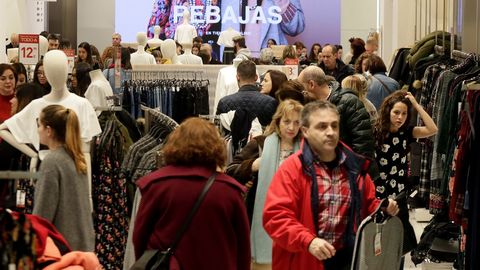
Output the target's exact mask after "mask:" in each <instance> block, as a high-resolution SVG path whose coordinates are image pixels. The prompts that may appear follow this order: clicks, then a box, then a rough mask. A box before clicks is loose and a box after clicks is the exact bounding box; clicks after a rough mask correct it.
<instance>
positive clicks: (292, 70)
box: [282, 65, 298, 80]
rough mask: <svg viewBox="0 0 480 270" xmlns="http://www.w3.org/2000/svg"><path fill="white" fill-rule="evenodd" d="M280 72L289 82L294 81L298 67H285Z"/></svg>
mask: <svg viewBox="0 0 480 270" xmlns="http://www.w3.org/2000/svg"><path fill="white" fill-rule="evenodd" d="M282 71H283V73H285V75H287V78H288V79H289V80H294V79H296V78H297V77H298V65H285V66H284V67H283V69H282Z"/></svg>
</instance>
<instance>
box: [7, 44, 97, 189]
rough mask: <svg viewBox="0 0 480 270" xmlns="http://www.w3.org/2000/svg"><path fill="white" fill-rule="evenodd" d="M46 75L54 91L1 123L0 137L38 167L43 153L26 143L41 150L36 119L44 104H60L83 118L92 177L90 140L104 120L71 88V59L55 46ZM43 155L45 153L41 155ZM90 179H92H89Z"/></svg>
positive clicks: (45, 62)
mask: <svg viewBox="0 0 480 270" xmlns="http://www.w3.org/2000/svg"><path fill="white" fill-rule="evenodd" d="M43 67H44V71H45V76H46V77H47V80H48V82H49V83H50V85H51V86H52V91H51V92H50V93H49V94H48V95H45V96H43V97H42V98H39V99H35V100H33V101H32V102H30V103H29V104H28V105H27V106H26V107H25V108H24V109H23V110H21V111H20V112H19V113H17V114H15V115H13V116H12V117H10V118H9V119H7V120H6V121H5V122H4V123H3V124H1V125H0V137H1V138H3V139H4V140H5V141H7V142H8V143H9V144H10V145H12V146H13V147H15V148H17V149H18V150H20V151H21V152H23V153H24V154H26V155H28V156H30V157H31V158H32V160H31V162H30V169H31V170H35V168H36V165H37V162H38V157H39V155H38V154H37V152H35V151H34V150H32V149H31V148H30V147H28V146H27V145H26V144H27V143H31V144H32V145H33V146H34V147H35V149H36V150H37V151H38V150H40V139H39V136H38V131H37V122H36V119H37V118H38V117H39V116H40V112H41V111H42V109H43V108H45V107H46V106H48V105H52V104H59V105H62V106H64V107H66V108H69V109H72V110H74V111H75V113H77V115H78V119H79V121H80V133H81V134H80V135H81V138H82V141H83V142H84V143H83V145H82V151H83V153H84V154H85V160H86V163H87V172H88V176H89V180H90V178H91V163H90V143H89V142H90V141H91V140H92V137H93V136H95V135H98V134H99V133H100V132H101V129H100V124H99V123H98V119H97V117H96V115H95V111H94V110H93V107H92V105H90V103H89V102H88V100H86V99H85V98H82V97H79V96H77V95H75V94H73V93H70V92H69V91H68V88H67V84H66V82H67V75H68V61H67V56H66V55H65V53H64V52H63V51H60V50H52V51H49V52H47V53H46V54H45V57H44V59H43ZM40 158H42V155H41V156H40ZM89 183H91V182H90V181H89Z"/></svg>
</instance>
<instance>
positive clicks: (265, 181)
mask: <svg viewBox="0 0 480 270" xmlns="http://www.w3.org/2000/svg"><path fill="white" fill-rule="evenodd" d="M299 149H300V140H298V139H297V140H295V141H294V143H293V152H294V153H295V152H296V151H297V150H299ZM261 157H262V160H261V162H260V168H259V171H258V180H257V181H258V184H257V192H256V194H255V206H254V208H253V218H252V229H251V232H250V243H251V250H252V257H253V258H254V261H255V262H256V263H260V264H271V263H272V239H271V238H270V236H268V234H267V233H266V232H265V229H264V228H263V224H262V215H263V206H264V205H265V199H266V197H267V191H268V188H269V186H270V183H271V182H272V178H273V175H274V174H275V173H276V172H277V169H278V166H279V165H280V164H279V163H280V160H279V159H280V137H279V136H278V135H277V133H273V134H271V135H269V136H268V137H267V138H266V139H265V143H264V146H263V151H262V153H261Z"/></svg>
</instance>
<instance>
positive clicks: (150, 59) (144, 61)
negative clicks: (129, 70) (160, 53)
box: [130, 32, 157, 66]
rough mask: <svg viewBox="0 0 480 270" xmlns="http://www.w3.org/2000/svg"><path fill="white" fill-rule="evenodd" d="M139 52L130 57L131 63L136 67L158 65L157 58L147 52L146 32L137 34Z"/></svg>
mask: <svg viewBox="0 0 480 270" xmlns="http://www.w3.org/2000/svg"><path fill="white" fill-rule="evenodd" d="M137 43H138V48H137V52H135V53H132V55H131V56H130V63H131V64H132V66H134V65H156V64H157V62H156V61H155V57H154V56H153V55H151V54H149V53H147V52H145V45H147V34H145V32H138V33H137Z"/></svg>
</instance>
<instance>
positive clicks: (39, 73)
mask: <svg viewBox="0 0 480 270" xmlns="http://www.w3.org/2000/svg"><path fill="white" fill-rule="evenodd" d="M33 82H34V83H36V84H38V85H40V86H41V87H42V88H43V92H44V95H46V94H49V93H50V91H51V90H52V87H51V86H50V84H49V83H48V80H47V77H45V71H44V69H43V61H42V60H40V61H39V62H38V63H37V65H36V66H35V70H34V76H33Z"/></svg>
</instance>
